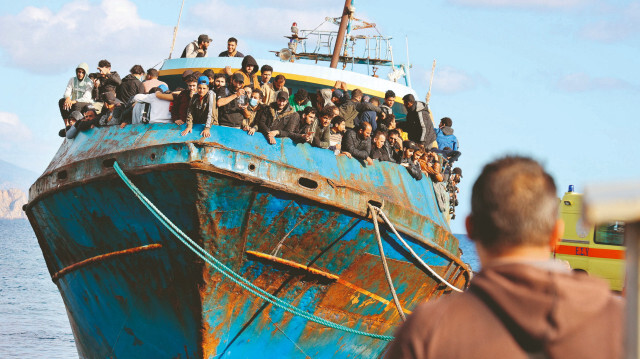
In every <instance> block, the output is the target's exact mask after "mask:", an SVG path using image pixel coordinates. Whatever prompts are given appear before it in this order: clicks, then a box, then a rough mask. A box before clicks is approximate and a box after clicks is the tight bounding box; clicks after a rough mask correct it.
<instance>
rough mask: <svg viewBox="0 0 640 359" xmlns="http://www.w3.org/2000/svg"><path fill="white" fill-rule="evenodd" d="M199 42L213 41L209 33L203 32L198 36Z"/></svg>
mask: <svg viewBox="0 0 640 359" xmlns="http://www.w3.org/2000/svg"><path fill="white" fill-rule="evenodd" d="M198 42H211V39H210V38H209V35H207V34H202V35H200V36H198Z"/></svg>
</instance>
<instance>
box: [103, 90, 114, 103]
mask: <svg viewBox="0 0 640 359" xmlns="http://www.w3.org/2000/svg"><path fill="white" fill-rule="evenodd" d="M102 101H103V102H104V103H108V104H109V105H113V104H115V103H116V94H114V93H113V92H111V91H108V92H105V93H103V94H102Z"/></svg>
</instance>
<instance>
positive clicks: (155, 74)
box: [147, 69, 193, 78]
mask: <svg viewBox="0 0 640 359" xmlns="http://www.w3.org/2000/svg"><path fill="white" fill-rule="evenodd" d="M191 73H193V71H191ZM147 75H149V76H151V77H154V78H155V77H158V75H159V73H158V70H157V69H149V70H147ZM183 75H184V73H183Z"/></svg>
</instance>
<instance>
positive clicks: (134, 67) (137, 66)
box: [129, 65, 144, 75]
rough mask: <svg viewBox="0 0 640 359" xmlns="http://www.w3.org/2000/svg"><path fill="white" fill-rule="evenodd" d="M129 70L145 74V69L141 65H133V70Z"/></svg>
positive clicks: (133, 72) (134, 73) (137, 73)
mask: <svg viewBox="0 0 640 359" xmlns="http://www.w3.org/2000/svg"><path fill="white" fill-rule="evenodd" d="M129 72H130V73H131V74H132V75H144V69H143V68H142V66H141V65H133V67H132V68H131V70H129Z"/></svg>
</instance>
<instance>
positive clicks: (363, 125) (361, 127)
mask: <svg viewBox="0 0 640 359" xmlns="http://www.w3.org/2000/svg"><path fill="white" fill-rule="evenodd" d="M367 128H371V124H370V123H369V122H367V121H362V122H360V123H359V124H358V126H357V128H356V130H357V131H360V130H365V129H367Z"/></svg>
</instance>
